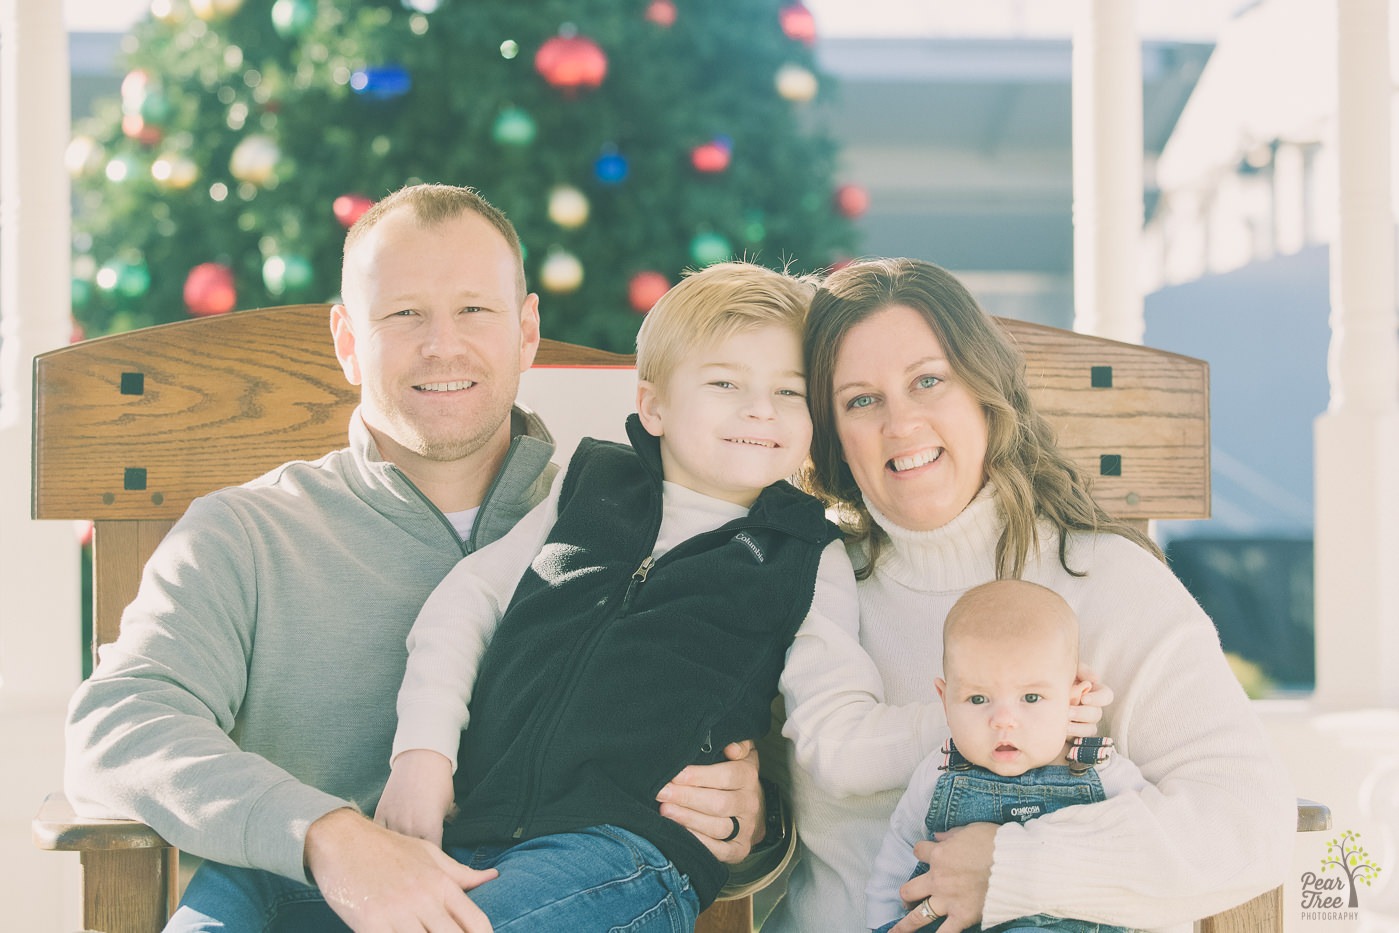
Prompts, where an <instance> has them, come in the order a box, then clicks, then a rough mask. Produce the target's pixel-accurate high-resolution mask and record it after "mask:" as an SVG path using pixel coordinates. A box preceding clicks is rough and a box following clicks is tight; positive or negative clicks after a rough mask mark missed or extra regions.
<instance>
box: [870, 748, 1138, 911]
mask: <svg viewBox="0 0 1399 933" xmlns="http://www.w3.org/2000/svg"><path fill="white" fill-rule="evenodd" d="M1102 800H1103V782H1102V781H1101V780H1099V779H1098V772H1097V771H1095V770H1094V769H1093V768H1091V767H1085V769H1084V770H1082V771H1076V769H1073V768H1070V767H1069V766H1068V765H1047V766H1045V767H1043V768H1033V769H1031V770H1029V771H1026V772H1025V773H1024V774H1021V775H1017V776H1016V777H1002V776H1001V775H999V774H996V773H994V772H992V771H988V770H986V769H985V768H981V767H978V766H976V765H974V764H972V763H971V762H969V761H967V759H965V758H963V757H962V755H961V753H960V752H958V751H957V746H955V745H953V744H952V743H951V742H949V743H948V749H947V770H946V771H945V772H943V774H942V776H941V777H939V778H938V782H937V786H936V787H935V788H934V789H933V799H932V801H931V802H930V803H929V804H928V815H927V817H926V818H925V819H924V826H925V828H926V829H927V831H928V838H929V839H931V838H933V833H941V832H946V831H947V830H949V829H952V828H953V827H955V826H965V825H967V824H968V823H1011V822H1016V823H1024V822H1027V821H1029V820H1032V819H1034V818H1035V817H1037V816H1043V815H1044V814H1046V813H1053V812H1054V811H1055V810H1062V809H1064V808H1065V807H1072V806H1075V805H1076V804H1081V803H1098V802H1100V801H1102ZM927 870H928V866H927V865H926V864H924V863H922V862H919V863H918V867H917V868H916V869H915V870H914V872H913V874H912V875H910V876H909V877H911V878H912V877H917V876H918V875H921V874H923V873H924V872H926V871H927ZM944 919H945V918H943V917H939V918H938V919H936V920H934V921H933V922H932V923H931V924H929V925H928V926H926V927H924V928H923V929H925V930H928V931H930V933H931V931H933V930H936V929H937V928H938V927H940V926H942V922H943V920H944ZM892 926H893V924H888V925H886V926H884V927H881V928H880V929H881V930H888V929H890V928H891V927H892ZM1030 927H1038V928H1042V929H1048V930H1055V931H1058V933H1131V931H1130V930H1128V929H1126V928H1125V927H1115V926H1107V925H1106V924H1102V923H1093V922H1090V921H1087V920H1066V919H1064V918H1063V917H1051V916H1049V915H1048V914H1035V915H1034V916H1031V917H1020V918H1018V919H1015V920H1012V921H1010V922H1008V923H998V924H996V925H995V926H993V927H986V928H984V930H983V928H982V927H980V926H975V927H970V928H968V930H967V933H977V931H983V933H1002V931H1006V930H1016V929H1021V928H1030Z"/></svg>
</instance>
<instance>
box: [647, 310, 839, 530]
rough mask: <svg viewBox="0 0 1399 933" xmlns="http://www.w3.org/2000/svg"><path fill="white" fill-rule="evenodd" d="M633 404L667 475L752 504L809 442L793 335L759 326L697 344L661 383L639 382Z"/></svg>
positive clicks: (794, 465)
mask: <svg viewBox="0 0 1399 933" xmlns="http://www.w3.org/2000/svg"><path fill="white" fill-rule="evenodd" d="M637 411H638V413H639V414H640V416H641V423H642V424H643V425H645V427H646V430H647V431H649V432H651V433H652V434H654V435H656V436H658V437H660V439H661V463H662V464H663V466H664V469H665V479H666V481H667V482H672V483H679V484H680V485H682V486H685V487H687V488H689V489H693V490H694V491H695V492H699V493H703V494H705V495H707V496H713V497H714V498H716V499H724V500H726V501H728V502H733V503H736V504H738V505H742V506H744V507H745V508H746V507H748V506H751V505H752V504H753V501H754V500H755V499H757V497H758V493H760V492H761V491H762V490H763V488H764V487H766V486H769V485H771V484H772V483H775V482H777V481H778V480H780V479H785V478H786V477H788V476H791V475H792V474H793V473H795V472H796V471H797V470H798V469H799V468H800V467H801V465H802V463H803V462H804V461H805V460H806V457H807V452H808V449H809V448H810V446H811V416H810V414H809V413H808V412H807V408H806V379H805V375H804V373H803V368H802V358H801V344H800V340H799V338H798V335H797V334H796V333H794V332H793V331H791V330H789V329H787V328H785V327H780V326H775V325H774V326H763V327H758V328H754V329H749V330H743V331H739V332H738V333H736V334H733V335H732V336H729V337H726V338H723V339H720V340H717V341H714V342H712V343H710V344H709V345H707V346H701V347H697V348H695V349H694V350H693V351H692V352H690V353H689V354H688V355H687V356H686V357H685V359H683V360H682V361H681V362H680V365H678V366H677V367H676V368H675V370H674V371H673V372H672V373H671V374H670V376H669V378H668V379H666V381H665V385H664V386H656V385H652V384H651V383H648V382H642V383H640V385H638V387H637Z"/></svg>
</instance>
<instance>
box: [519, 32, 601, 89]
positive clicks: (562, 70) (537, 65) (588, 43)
mask: <svg viewBox="0 0 1399 933" xmlns="http://www.w3.org/2000/svg"><path fill="white" fill-rule="evenodd" d="M534 70H535V71H537V72H539V75H540V77H542V78H543V79H544V80H545V81H547V82H548V83H549V84H550V85H551V86H552V87H556V88H559V89H560V90H563V91H566V92H568V93H570V94H572V93H575V92H577V91H580V90H582V91H590V90H592V89H593V88H595V87H597V86H598V85H600V84H602V79H603V78H605V77H607V55H606V53H604V52H603V51H602V47H601V46H599V45H598V44H597V43H596V42H594V41H593V40H592V39H589V38H588V37H587V36H555V37H554V38H552V39H550V40H549V41H548V42H546V43H544V44H543V45H541V46H540V47H539V51H538V52H537V53H535V56H534Z"/></svg>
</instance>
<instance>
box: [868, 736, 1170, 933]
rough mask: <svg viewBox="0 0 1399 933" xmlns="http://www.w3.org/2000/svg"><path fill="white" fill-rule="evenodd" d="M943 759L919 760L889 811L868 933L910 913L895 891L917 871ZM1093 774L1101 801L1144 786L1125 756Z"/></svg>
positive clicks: (873, 880)
mask: <svg viewBox="0 0 1399 933" xmlns="http://www.w3.org/2000/svg"><path fill="white" fill-rule="evenodd" d="M946 758H947V756H946V754H945V753H943V752H942V751H940V750H939V751H936V752H934V753H933V754H931V755H928V756H927V757H926V758H924V759H923V761H922V762H921V763H920V764H919V765H918V767H917V768H916V769H915V770H914V772H913V777H912V778H910V779H909V784H908V789H907V790H905V791H904V793H903V796H902V797H900V798H899V802H898V805H897V806H895V807H894V814H893V816H891V817H890V818H889V831H888V832H887V833H886V834H885V835H884V842H883V843H882V844H881V845H880V847H879V854H878V855H876V856H875V857H874V867H873V868H872V869H871V871H870V878H869V881H868V882H867V883H866V885H865V923H866V925H867V926H869V928H870V929H874V928H876V927H879V926H883V925H884V924H886V923H888V922H889V921H890V920H897V919H898V918H900V917H902V916H903V915H904V914H906V913H908V910H909V909H908V908H907V907H905V906H904V903H903V901H902V900H901V899H900V898H899V888H900V887H901V886H902V885H903V883H904V882H905V881H907V880H908V879H909V877H910V876H911V875H912V874H913V870H914V868H916V867H917V865H918V857H917V856H916V855H914V854H913V846H914V843H917V842H922V841H923V840H925V839H927V838H928V833H927V824H926V818H927V815H928V805H929V803H930V802H931V801H932V799H933V791H934V789H935V788H936V786H937V782H938V778H939V777H941V776H942V775H943V774H944V773H945V772H944V771H943V768H942V765H943V762H944V761H945V760H946ZM1095 770H1096V771H1097V772H1098V779H1099V780H1100V781H1102V784H1103V796H1104V798H1111V797H1114V796H1116V795H1118V794H1121V793H1126V792H1129V791H1136V790H1141V789H1142V788H1144V787H1146V786H1147V781H1146V778H1145V777H1143V776H1142V772H1141V770H1140V769H1139V768H1138V767H1137V766H1136V765H1134V764H1132V762H1131V761H1130V760H1129V759H1128V758H1127V757H1126V756H1125V755H1122V754H1120V753H1117V752H1114V753H1113V754H1112V756H1111V757H1110V758H1109V759H1108V760H1107V763H1106V764H1101V765H1098V766H1097V767H1096V768H1095ZM1087 806H1093V804H1087Z"/></svg>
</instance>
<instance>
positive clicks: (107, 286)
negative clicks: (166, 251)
mask: <svg viewBox="0 0 1399 933" xmlns="http://www.w3.org/2000/svg"><path fill="white" fill-rule="evenodd" d="M97 287H98V288H99V289H101V291H102V292H103V293H104V294H107V295H110V296H113V297H116V298H128V299H135V298H140V297H141V296H142V295H144V294H146V290H147V289H149V288H150V287H151V272H150V270H149V269H147V268H146V263H145V262H144V261H142V260H139V259H138V260H136V261H135V262H128V261H127V260H125V259H113V260H111V261H110V262H108V263H107V264H105V265H104V266H102V268H100V269H98V270H97Z"/></svg>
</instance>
